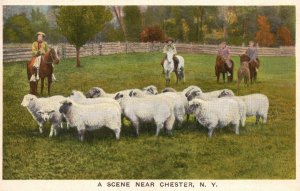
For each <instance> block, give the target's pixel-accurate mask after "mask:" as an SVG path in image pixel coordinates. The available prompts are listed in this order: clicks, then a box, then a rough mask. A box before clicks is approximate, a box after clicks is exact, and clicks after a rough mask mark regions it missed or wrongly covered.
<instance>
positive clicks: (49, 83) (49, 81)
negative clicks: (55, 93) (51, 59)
mask: <svg viewBox="0 0 300 191" xmlns="http://www.w3.org/2000/svg"><path fill="white" fill-rule="evenodd" d="M47 79H48V95H50V89H51V84H52V74H51V75H49V76H48V77H47Z"/></svg>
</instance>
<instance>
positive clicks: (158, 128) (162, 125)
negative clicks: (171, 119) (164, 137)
mask: <svg viewBox="0 0 300 191" xmlns="http://www.w3.org/2000/svg"><path fill="white" fill-rule="evenodd" d="M163 127H164V123H157V124H156V136H158V135H159V132H160V130H161V129H162V128H163Z"/></svg>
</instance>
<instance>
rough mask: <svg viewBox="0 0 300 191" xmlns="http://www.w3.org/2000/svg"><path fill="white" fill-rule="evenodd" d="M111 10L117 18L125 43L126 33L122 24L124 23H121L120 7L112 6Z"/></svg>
mask: <svg viewBox="0 0 300 191" xmlns="http://www.w3.org/2000/svg"><path fill="white" fill-rule="evenodd" d="M113 9H114V12H115V15H116V17H117V20H118V22H119V25H120V27H121V29H122V31H123V34H124V38H125V41H127V32H126V28H125V24H124V21H123V17H122V15H121V7H120V6H113Z"/></svg>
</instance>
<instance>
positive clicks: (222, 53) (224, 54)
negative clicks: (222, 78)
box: [218, 42, 232, 76]
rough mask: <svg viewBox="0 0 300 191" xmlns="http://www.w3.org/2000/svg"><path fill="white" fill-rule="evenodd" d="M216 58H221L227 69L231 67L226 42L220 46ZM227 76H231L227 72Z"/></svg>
mask: <svg viewBox="0 0 300 191" xmlns="http://www.w3.org/2000/svg"><path fill="white" fill-rule="evenodd" d="M218 56H221V57H222V59H223V60H224V61H225V63H226V65H227V67H228V68H231V67H232V63H231V61H230V53H229V48H228V46H227V44H226V42H222V43H221V44H220V49H219V51H218ZM227 75H228V76H231V74H230V73H229V72H227Z"/></svg>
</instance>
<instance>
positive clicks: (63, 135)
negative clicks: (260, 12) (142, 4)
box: [3, 53, 296, 179]
mask: <svg viewBox="0 0 300 191" xmlns="http://www.w3.org/2000/svg"><path fill="white" fill-rule="evenodd" d="M183 56H184V58H185V61H186V66H185V68H186V70H185V74H186V83H185V84H178V85H176V84H174V81H175V75H174V74H173V77H172V81H171V86H172V87H174V88H176V89H177V90H182V89H184V88H185V87H187V86H188V85H192V84H193V85H198V86H200V87H201V88H202V89H203V90H204V91H211V90H216V89H222V88H230V89H232V90H233V91H234V92H235V93H237V94H239V95H245V94H250V93H256V92H261V93H263V94H265V95H267V96H268V97H269V100H270V109H269V116H268V122H267V124H266V125H261V124H260V125H257V126H256V125H254V121H255V119H254V118H248V119H247V122H246V126H245V127H243V128H241V129H240V135H239V136H237V135H235V134H234V130H233V129H231V128H224V129H217V130H216V131H215V132H214V134H213V137H212V139H208V137H207V129H205V128H203V127H200V126H199V125H198V124H197V123H196V122H195V121H194V118H192V119H190V120H189V121H188V122H185V123H184V124H183V126H181V127H179V126H175V128H174V131H173V136H167V135H165V134H164V133H162V134H161V135H160V136H159V137H155V127H154V126H153V125H151V124H146V125H143V127H142V128H141V135H140V136H139V137H135V136H134V129H133V127H132V126H131V124H130V123H126V125H125V126H124V127H122V133H121V139H120V140H119V141H117V140H115V138H114V134H113V132H111V131H110V130H108V129H100V130H97V131H94V132H88V133H87V135H86V139H85V141H84V142H83V143H81V142H79V141H78V139H77V132H76V130H75V129H71V130H70V131H67V130H65V129H64V130H62V132H60V134H59V135H58V136H57V137H55V138H51V139H50V138H48V134H49V128H50V125H49V124H47V125H46V130H45V132H44V134H42V135H41V134H39V132H38V127H37V124H36V123H35V122H34V120H33V119H32V117H31V115H30V114H29V113H28V111H27V110H26V109H25V108H23V107H21V105H20V103H21V101H22V99H23V96H24V95H25V94H27V93H28V90H29V87H28V82H27V77H26V66H25V65H26V64H25V62H19V63H4V84H3V93H4V99H3V103H4V106H3V107H4V120H3V123H4V124H3V135H4V136H3V179H295V177H296V171H295V169H296V162H295V158H296V156H295V129H296V128H295V105H296V104H295V102H296V101H295V92H296V91H295V83H296V80H295V74H296V72H295V57H261V58H260V59H261V62H262V66H261V68H260V71H259V74H258V82H257V83H255V84H253V85H251V86H249V87H245V86H244V85H242V86H241V89H240V91H239V92H237V88H236V86H237V85H236V76H234V83H232V84H227V83H225V84H223V83H220V84H217V83H216V77H215V76H214V62H215V56H212V55H191V54H185V55H183ZM161 59H162V54H160V53H138V54H127V55H126V54H119V55H109V56H97V57H86V58H81V64H82V67H81V68H76V67H75V60H74V59H66V60H62V61H61V63H60V64H59V65H57V66H55V74H56V77H57V79H59V82H56V83H54V85H53V87H52V95H56V94H60V95H65V96H67V95H69V94H70V92H71V90H72V89H76V90H81V91H84V92H85V91H87V90H88V89H89V88H91V87H93V86H99V87H102V88H103V89H104V90H106V91H107V92H116V91H118V90H122V89H127V88H134V87H136V88H141V87H144V86H146V85H150V84H153V85H155V86H157V87H158V89H159V90H161V89H163V88H164V86H165V80H164V77H163V76H162V74H161V72H162V69H161V66H160V64H159V63H160V61H161ZM233 59H234V61H235V63H236V67H235V70H237V68H238V67H237V66H238V57H234V58H233ZM235 74H236V73H235Z"/></svg>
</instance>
